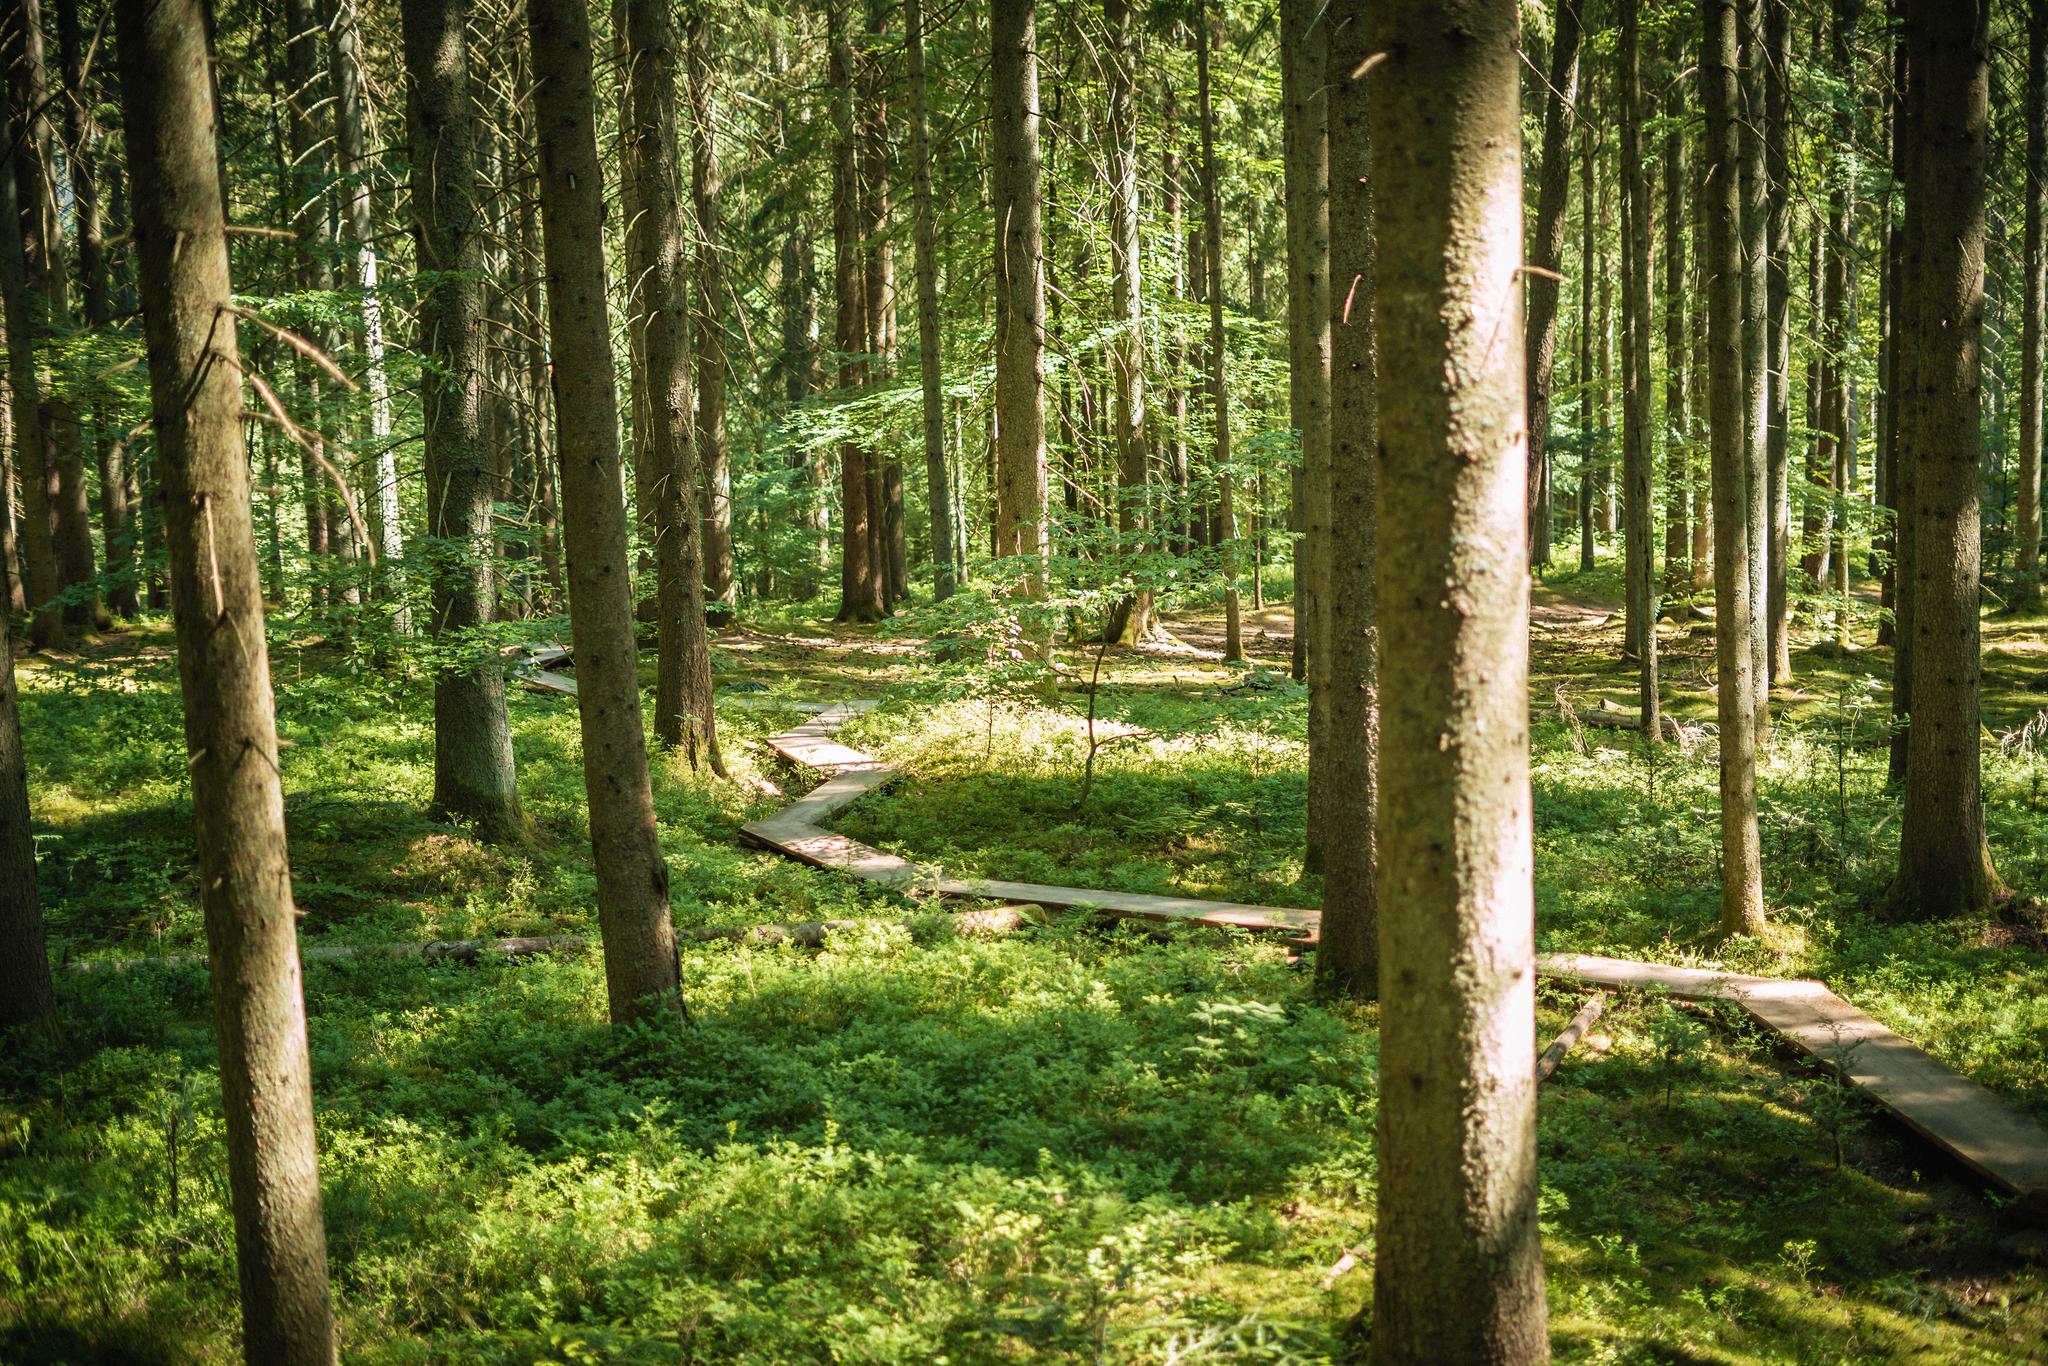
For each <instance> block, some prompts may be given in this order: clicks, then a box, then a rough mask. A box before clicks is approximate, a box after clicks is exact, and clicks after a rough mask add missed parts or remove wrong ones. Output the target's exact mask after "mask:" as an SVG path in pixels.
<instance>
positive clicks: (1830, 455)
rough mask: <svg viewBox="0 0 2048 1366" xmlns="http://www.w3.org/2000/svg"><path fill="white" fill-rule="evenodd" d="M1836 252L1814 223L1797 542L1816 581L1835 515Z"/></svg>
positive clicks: (1823, 570)
mask: <svg viewBox="0 0 2048 1366" xmlns="http://www.w3.org/2000/svg"><path fill="white" fill-rule="evenodd" d="M1840 255H1841V252H1840V249H1839V247H1838V246H1833V245H1831V244H1830V243H1829V241H1828V225H1827V224H1826V223H1825V222H1823V223H1817V224H1815V225H1814V230H1813V235H1812V240H1811V242H1809V243H1808V248H1807V266H1806V277H1807V294H1806V299H1807V313H1808V319H1809V324H1810V327H1809V330H1810V332H1811V334H1812V337H1811V340H1812V342H1813V357H1812V359H1811V361H1810V362H1809V363H1808V365H1807V367H1806V377H1807V389H1808V392H1807V403H1806V416H1807V426H1808V428H1809V430H1810V431H1811V433H1812V435H1811V437H1810V439H1809V440H1808V443H1807V447H1806V479H1805V484H1806V490H1805V492H1806V512H1805V515H1804V516H1803V517H1802V518H1801V519H1800V526H1799V533H1800V541H1801V543H1802V544H1803V545H1804V547H1805V551H1806V553H1805V555H1804V557H1803V559H1802V562H1801V565H1800V568H1801V569H1802V570H1804V571H1805V573H1806V576H1807V577H1808V578H1810V579H1814V580H1820V579H1824V578H1826V577H1827V572H1828V530H1829V526H1830V523H1831V520H1832V518H1833V516H1834V503H1833V501H1832V499H1833V484H1834V477H1835V449H1834V437H1833V434H1832V433H1831V431H1830V429H1829V425H1828V419H1829V416H1830V415H1831V413H1832V411H1833V410H1832V409H1831V408H1830V406H1829V404H1828V400H1827V387H1828V382H1829V375H1830V373H1831V372H1830V369H1829V363H1828V356H1827V350H1826V348H1827V347H1828V345H1829V344H1830V343H1831V341H1833V340H1835V339H1833V338H1831V337H1830V334H1829V332H1828V318H1829V315H1828V307H1827V290H1828V271H1829V268H1830V267H1831V266H1832V265H1833V264H1834V260H1835V258H1837V257H1839V256H1840Z"/></svg>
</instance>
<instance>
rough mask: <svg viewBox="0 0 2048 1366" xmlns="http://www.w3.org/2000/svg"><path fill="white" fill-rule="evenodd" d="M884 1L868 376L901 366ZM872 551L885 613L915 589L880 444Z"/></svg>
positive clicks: (898, 491)
mask: <svg viewBox="0 0 2048 1366" xmlns="http://www.w3.org/2000/svg"><path fill="white" fill-rule="evenodd" d="M888 24H889V10H888V7H887V5H886V4H885V0H868V42H867V45H866V47H865V48H864V50H863V51H862V53H861V55H860V62H859V67H858V70H859V73H860V104H861V120H860V187H861V197H860V204H861V248H862V250H861V257H862V269H863V271H864V272H865V288H866V290H867V322H868V336H867V352H868V355H869V356H871V357H873V360H872V361H871V362H870V365H869V369H868V377H869V378H870V379H871V380H878V381H884V382H886V381H889V380H892V379H894V378H895V370H896V248H895V244H894V243H893V242H891V241H890V238H889V94H888V80H887V73H886V71H885V70H884V68H883V63H882V49H883V46H884V44H886V43H887V41H888ZM868 505H869V509H870V515H869V518H868V526H869V529H870V531H871V532H872V540H871V542H870V546H871V549H870V552H869V553H870V555H871V556H872V558H873V566H874V573H875V574H876V575H877V576H878V577H879V578H880V579H881V583H880V585H879V588H880V592H881V597H882V610H883V611H884V612H893V611H895V610H896V605H897V604H898V603H900V602H902V601H903V600H904V599H905V598H906V597H908V596H909V594H910V547H909V540H908V536H907V532H906V527H905V525H904V512H903V462H902V460H901V459H900V458H899V457H898V456H897V454H896V452H895V450H894V448H893V447H889V446H886V445H884V444H883V443H882V442H880V441H877V442H875V443H874V444H873V445H871V446H870V447H869V450H868Z"/></svg>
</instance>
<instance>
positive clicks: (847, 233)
mask: <svg viewBox="0 0 2048 1366" xmlns="http://www.w3.org/2000/svg"><path fill="white" fill-rule="evenodd" d="M846 5H847V0H833V3H832V5H831V7H830V9H829V11H828V20H829V23H830V26H831V58H830V61H831V81H832V121H833V131H834V136H835V139H836V141H835V144H834V146H835V151H834V155H833V162H832V294H833V300H834V306H835V308H836V309H837V320H836V325H835V328H834V337H833V341H834V345H835V346H836V347H837V348H838V351H839V386H840V388H841V389H845V390H851V389H854V388H856V387H857V386H859V385H860V384H861V383H862V382H863V381H864V380H865V378H866V375H867V366H866V364H865V363H864V362H863V361H862V360H861V359H860V357H861V356H862V355H864V354H865V353H866V351H867V346H868V324H867V273H866V271H865V270H864V269H863V268H862V265H861V230H860V144H859V142H858V140H857V139H858V136H859V133H858V128H857V126H856V121H855V119H854V95H853V47H852V44H851V42H850V41H849V39H848V36H847V32H846V23H847V16H846ZM997 308H998V310H999V311H1000V309H1001V299H1000V297H998V300H997ZM869 482H870V481H869V477H868V454H867V450H866V448H865V447H863V446H862V444H861V443H860V441H859V440H858V439H856V438H854V437H848V438H847V439H846V440H845V441H842V442H841V443H840V446H839V500H840V501H839V508H840V511H839V539H840V550H839V620H841V621H880V620H881V619H882V612H883V605H882V593H881V587H882V580H881V575H880V573H879V572H878V570H877V566H876V564H875V558H874V541H875V536H874V530H873V527H872V525H871V520H872V518H873V516H874V515H875V514H876V512H878V511H879V510H878V509H874V508H871V507H870V506H869V499H868V485H869Z"/></svg>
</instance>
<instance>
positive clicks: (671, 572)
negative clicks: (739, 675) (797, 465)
mask: <svg viewBox="0 0 2048 1366" xmlns="http://www.w3.org/2000/svg"><path fill="white" fill-rule="evenodd" d="M625 10H626V28H627V32H626V35H625V37H626V45H627V52H628V71H629V72H630V73H631V74H630V76H629V78H628V108H629V123H628V127H629V128H630V129H631V132H632V138H631V143H632V153H631V156H630V157H629V158H628V165H629V167H630V169H631V173H632V174H633V175H634V176H635V177H636V178H637V179H638V182H639V183H638V185H637V187H636V191H635V194H634V198H635V199H636V200H637V201H638V202H639V204H640V205H641V213H640V220H639V223H638V225H637V226H638V231H636V232H634V233H632V234H630V235H629V237H628V251H629V256H630V259H631V269H632V271H633V278H634V279H635V280H637V281H639V282H640V294H639V306H640V307H641V308H642V309H644V310H645V314H644V316H643V318H642V321H641V327H640V330H641V336H642V353H641V354H642V363H643V364H644V365H645V366H646V367H647V370H646V375H645V379H644V382H643V383H642V385H641V386H640V387H641V388H642V389H643V390H644V391H645V393H646V395H647V411H646V415H645V416H646V420H647V426H646V429H645V430H644V431H643V432H641V434H640V439H641V441H642V443H643V444H642V448H641V457H642V458H643V459H644V460H646V461H647V462H648V464H649V467H650V468H651V469H652V470H653V472H654V476H655V482H654V485H653V488H652V490H651V492H652V494H653V498H654V522H655V538H656V541H655V566H656V567H655V582H656V591H655V596H656V609H657V610H656V623H657V625H656V630H657V633H658V636H659V639H658V643H657V645H656V650H657V658H658V663H657V665H656V683H655V697H654V734H655V740H656V742H657V743H659V744H660V745H661V746H662V748H664V749H680V750H682V752H683V755H684V758H685V759H687V760H688V762H689V765H690V767H691V768H693V769H694V768H702V767H709V768H710V769H711V771H712V772H714V773H723V772H724V771H725V765H724V761H723V759H722V758H721V757H720V755H719V752H718V723H717V717H716V715H715V714H714V712H713V710H712V700H711V694H712V687H711V641H710V636H709V633H708V631H707V630H706V627H705V615H706V614H705V597H706V594H707V593H708V592H710V591H711V590H709V589H708V588H707V587H706V580H707V578H710V579H715V578H716V577H717V574H716V572H715V571H714V572H712V573H710V574H708V575H707V573H706V570H705V558H706V548H707V546H708V543H709V540H710V538H711V534H712V527H713V525H714V524H715V523H716V522H717V521H718V513H717V506H718V505H717V503H716V502H714V504H713V511H712V515H711V516H709V517H703V516H701V515H700V514H701V513H702V512H703V510H704V509H703V508H702V507H701V506H700V504H699V502H698V500H697V498H696V497H695V496H694V494H693V492H692V491H693V490H695V489H697V488H698V487H699V483H698V469H697V451H696V448H695V443H694V442H693V440H692V434H693V429H692V427H691V419H692V408H693V406H694V408H695V414H694V416H695V420H696V427H695V429H694V433H695V435H696V436H699V437H704V438H706V439H710V438H711V437H712V435H713V428H714V427H715V428H717V432H716V438H717V439H718V440H719V441H721V442H722V441H723V440H724V425H725V401H724V399H723V398H722V397H721V398H720V399H719V401H718V402H717V403H716V404H714V405H712V407H711V408H710V409H708V410H707V408H706V406H705V404H704V403H703V402H701V401H698V402H696V403H695V404H694V405H693V403H692V400H691V394H690V348H689V324H688V319H689V316H690V314H689V308H690V301H689V291H688V288H687V286H686V284H685V281H686V280H687V279H688V274H687V271H688V268H689V267H688V258H687V245H688V228H687V225H686V224H685V223H684V221H683V213H682V186H681V185H680V184H678V183H677V175H676V170H675V168H676V167H677V166H678V165H679V164H680V161H679V156H678V147H677V135H676V105H675V98H676V97H675V90H676V79H675V76H676V65H677V52H676V43H675V34H674V32H673V30H672V28H671V26H670V21H669V18H668V11H667V9H666V8H665V6H664V5H663V4H662V3H661V0H625ZM691 22H693V23H701V19H699V20H693V21H691ZM686 41H687V43H688V44H689V45H690V46H694V45H695V44H697V43H699V42H701V37H700V36H699V35H696V34H691V35H690V36H689V37H688V39H687V40H686ZM689 60H690V61H691V63H692V65H695V64H696V63H697V61H698V58H697V57H696V56H694V55H693V56H692V57H691V58H690V59H689ZM691 79H692V83H693V89H694V88H695V82H696V80H697V79H698V78H697V77H696V76H695V75H693V76H692V78H691ZM704 79H706V80H708V79H709V74H708V72H707V73H705V76H704ZM708 117H709V102H708V100H707V101H706V103H705V106H704V108H703V109H702V110H701V111H700V112H699V119H700V120H702V119H705V118H708ZM691 160H692V165H693V168H696V169H699V170H701V168H702V159H701V158H699V157H695V156H693V157H692V159H691ZM716 178H717V177H716V172H715V168H714V170H713V173H712V176H711V181H712V182H714V183H712V184H710V185H708V186H707V184H706V183H705V182H704V181H703V179H702V177H700V176H698V175H696V174H695V173H694V171H693V175H692V180H693V183H694V185H695V188H696V189H697V190H698V192H699V196H700V211H701V209H702V207H703V205H704V204H705V203H706V202H711V201H715V198H716V193H717V191H716V186H715V181H716ZM710 251H711V248H710V246H709V245H708V244H705V245H700V247H699V261H700V263H701V262H702V260H703V257H704V256H705V255H708V254H709V253H710ZM699 281H700V283H702V284H703V285H705V286H706V287H708V288H714V289H718V290H720V291H721V292H722V290H723V288H724V285H723V278H722V272H720V271H718V270H717V268H716V267H714V266H707V267H703V268H702V269H700V273H699ZM706 309H707V313H706V314H700V319H701V321H702V324H703V325H702V326H701V327H700V328H699V329H698V334H697V335H698V342H699V344H698V348H697V374H698V376H699V378H702V377H703V376H705V375H706V374H709V373H711V372H713V371H716V372H718V373H719V374H720V375H721V377H722V375H723V373H724V368H725V352H724V348H723V346H722V345H721V344H718V343H713V344H712V347H711V349H710V350H707V349H706V347H705V345H704V343H703V334H704V332H705V331H706V330H709V329H710V328H712V327H713V326H715V325H716V319H715V318H714V317H712V316H709V313H710V312H715V311H716V310H713V309H711V308H710V306H709V305H706ZM721 386H722V380H721ZM704 487H706V488H709V487H712V484H711V483H710V482H707V483H706V484H705V485H704ZM729 491H730V489H729V485H728V492H729ZM731 507H732V505H731V500H730V498H729V497H728V498H727V499H726V500H725V503H724V508H725V514H726V519H727V520H726V529H727V531H728V532H730V530H731V520H730V518H731ZM700 528H701V533H702V536H703V539H702V540H700V539H699V533H700ZM726 553H727V563H726V566H725V571H724V572H725V576H726V582H727V584H728V586H730V584H731V576H732V564H731V540H730V537H729V536H728V538H727V543H726Z"/></svg>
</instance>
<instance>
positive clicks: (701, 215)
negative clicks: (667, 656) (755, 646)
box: [640, 0, 739, 712]
mask: <svg viewBox="0 0 2048 1366" xmlns="http://www.w3.org/2000/svg"><path fill="white" fill-rule="evenodd" d="M707 9H708V6H707V5H705V4H704V3H702V0H696V2H695V3H692V4H691V5H690V7H689V9H688V10H687V18H685V20H684V21H683V22H684V28H683V34H684V50H685V52H686V54H687V61H688V66H689V83H690V202H691V203H692V204H693V205H694V206H695V207H696V211H697V326H696V330H695V332H694V333H693V334H692V335H693V336H694V338H695V340H696V344H697V464H698V466H699V469H700V472H701V474H702V477H703V485H702V488H701V489H700V490H699V493H700V495H701V500H702V505H703V506H702V512H703V516H704V551H703V559H704V589H703V598H704V603H705V606H706V608H707V609H708V610H709V611H710V613H711V615H712V616H713V618H714V619H716V620H718V621H724V620H726V619H727V618H729V617H730V616H731V615H732V612H733V607H734V605H735V604H736V603H737V602H738V600H739V584H738V581H737V580H736V579H735V577H734V574H733V552H732V459H731V447H730V446H729V444H728V443H727V440H726V432H725V320H726V318H727V316H728V315H729V313H730V312H731V308H732V302H731V298H730V295H729V294H728V292H727V289H726V283H725V258H724V255H723V250H724V248H723V246H722V242H723V232H722V228H721V226H720V222H719V195H720V193H721V191H722V185H721V182H720V178H719V174H718V137H717V109H716V106H715V104H714V101H713V98H712V90H711V34H710V30H711V21H710V18H709V15H708V14H707V12H706V11H707ZM670 98H671V99H672V98H673V96H670ZM641 118H642V120H643V132H642V137H643V138H644V137H645V136H646V134H645V131H644V124H645V120H646V118H647V116H646V114H645V113H643V114H642V115H641ZM642 174H643V175H644V174H647V168H643V169H642ZM640 202H641V211H642V212H643V213H651V212H654V211H655V206H654V205H652V204H651V203H650V202H649V201H648V200H647V198H646V197H645V194H644V193H643V195H642V198H641V201H640ZM656 307H658V305H657V306H656ZM649 370H650V372H653V366H652V363H651V361H650V364H649ZM652 378H653V379H654V381H655V382H656V383H659V382H660V378H661V377H660V375H659V374H658V373H652ZM650 401H651V402H654V403H660V402H661V396H660V395H659V394H654V395H651V397H650ZM657 420H658V419H657ZM662 468H663V470H664V471H666V470H667V469H668V468H669V467H668V466H666V465H664V466H662ZM694 482H695V481H692V483H694ZM689 487H690V485H687V484H686V485H685V486H684V488H685V491H686V492H687V491H688V489H689ZM704 701H705V707H706V710H707V712H708V709H709V690H708V688H707V690H706V697H705V699H704Z"/></svg>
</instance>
